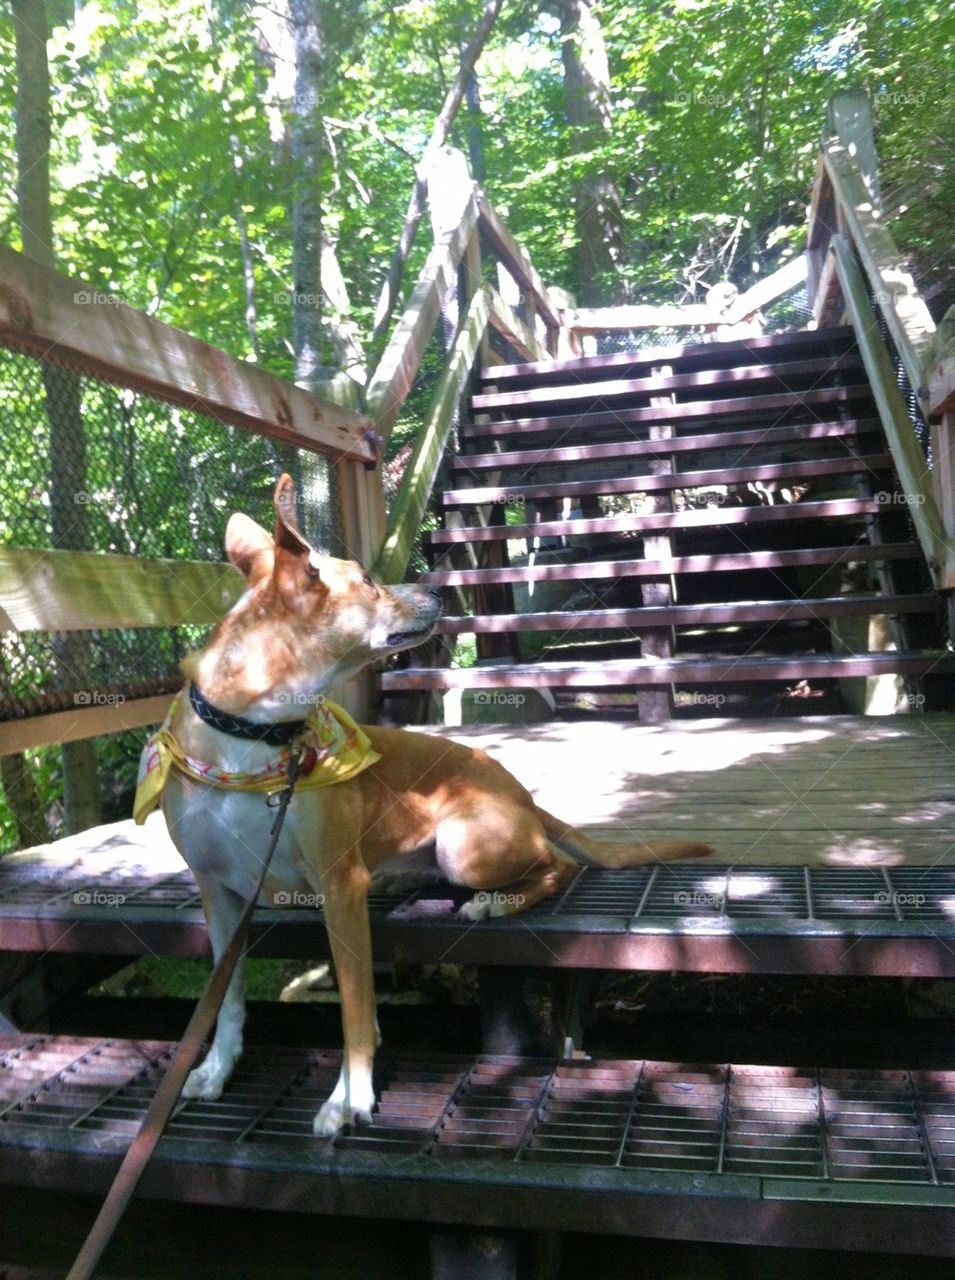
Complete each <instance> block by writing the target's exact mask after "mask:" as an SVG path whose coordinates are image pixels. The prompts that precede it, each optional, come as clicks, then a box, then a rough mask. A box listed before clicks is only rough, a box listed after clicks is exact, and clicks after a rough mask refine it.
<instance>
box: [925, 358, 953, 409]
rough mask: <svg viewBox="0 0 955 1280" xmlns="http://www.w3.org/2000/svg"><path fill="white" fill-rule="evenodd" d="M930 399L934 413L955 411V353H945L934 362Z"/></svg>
mask: <svg viewBox="0 0 955 1280" xmlns="http://www.w3.org/2000/svg"><path fill="white" fill-rule="evenodd" d="M928 399H929V406H930V408H931V411H932V413H933V414H941V413H955V355H949V354H946V355H943V356H942V358H941V359H940V360H936V361H935V363H934V364H933V366H932V370H931V372H930V373H929V378H928Z"/></svg>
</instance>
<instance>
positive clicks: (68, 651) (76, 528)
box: [14, 0, 100, 834]
mask: <svg viewBox="0 0 955 1280" xmlns="http://www.w3.org/2000/svg"><path fill="white" fill-rule="evenodd" d="M14 24H15V36H16V56H17V107H16V111H17V120H16V135H17V167H18V176H17V201H18V212H19V218H20V234H21V236H22V239H23V252H24V254H25V255H26V256H27V257H30V258H32V259H34V261H36V262H39V263H42V265H43V266H47V267H52V266H54V265H55V258H54V253H53V223H52V218H51V214H50V159H49V152H50V71H49V65H48V63H47V55H46V42H47V31H48V27H47V16H46V6H45V3H44V0H15V3H14ZM42 369H43V385H44V390H45V392H46V401H47V415H48V418H49V424H50V521H51V529H52V544H53V546H54V547H64V548H68V549H70V550H85V549H86V546H85V543H86V520H85V516H86V510H87V508H86V502H85V500H84V499H83V498H80V499H78V498H77V496H76V495H78V494H83V495H85V493H86V489H87V478H86V438H85V435H84V432H83V420H82V414H81V407H80V381H79V379H78V378H77V377H76V375H75V374H72V373H70V372H69V370H67V369H62V368H58V367H57V366H55V365H48V364H45V363H44V364H43V366H42ZM89 652H90V651H89V639H88V637H87V636H86V635H84V634H83V633H80V632H70V633H63V634H61V635H58V636H57V637H56V639H55V642H54V654H55V658H56V680H57V684H58V685H59V686H60V687H61V688H65V689H72V690H73V692H74V693H75V692H79V691H80V690H85V691H86V692H88V690H87V689H86V688H85V686H86V683H87V682H88V673H89V668H90V663H89ZM61 751H62V756H63V789H64V824H65V827H66V831H67V833H68V834H69V833H72V832H74V831H83V830H85V829H86V828H87V827H91V826H95V824H96V823H97V822H99V821H100V790H99V775H98V770H97V765H96V745H95V743H94V742H92V741H88V740H87V741H78V742H68V743H64V744H63V746H62V747H61ZM24 768H26V765H25V762H24ZM31 821H32V819H31Z"/></svg>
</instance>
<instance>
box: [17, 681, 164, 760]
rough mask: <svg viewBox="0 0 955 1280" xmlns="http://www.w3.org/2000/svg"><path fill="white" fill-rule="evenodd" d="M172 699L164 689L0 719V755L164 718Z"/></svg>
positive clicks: (123, 729) (136, 725)
mask: <svg viewBox="0 0 955 1280" xmlns="http://www.w3.org/2000/svg"><path fill="white" fill-rule="evenodd" d="M109 696H111V697H113V696H119V695H109ZM171 701H172V694H168V693H163V694H159V695H158V696H157V697H154V698H129V699H127V700H126V701H125V702H115V701H114V702H104V703H102V704H101V705H100V706H90V707H85V706H78V707H76V708H75V709H74V710H71V711H54V712H51V713H50V714H49V715H45V716H29V717H27V718H26V719H23V720H5V721H3V722H0V756H6V755H12V754H13V753H14V752H15V751H30V750H32V749H33V748H34V747H48V746H56V745H59V744H60V743H63V742H76V741H78V740H79V739H80V738H96V737H98V736H99V735H100V734H101V733H123V732H125V731H126V730H127V729H141V728H143V726H144V725H150V724H159V723H161V721H162V720H164V719H165V717H166V712H167V711H168V710H169V704H170V702H171Z"/></svg>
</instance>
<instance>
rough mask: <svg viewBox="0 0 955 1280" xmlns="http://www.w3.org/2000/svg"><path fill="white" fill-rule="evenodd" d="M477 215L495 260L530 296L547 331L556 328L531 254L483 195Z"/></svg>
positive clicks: (557, 323) (557, 322)
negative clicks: (497, 259) (502, 264)
mask: <svg viewBox="0 0 955 1280" xmlns="http://www.w3.org/2000/svg"><path fill="white" fill-rule="evenodd" d="M480 213H481V224H480V225H481V234H482V235H483V236H485V237H486V239H487V240H488V242H489V244H490V246H491V248H492V249H493V250H494V254H495V256H496V257H498V258H500V260H501V261H502V262H503V263H504V265H505V266H506V267H507V269H508V271H510V273H511V275H512V276H513V277H514V279H515V280H516V281H517V282H518V284H519V285H520V286H521V288H522V289H524V290H525V291H526V292H527V293H530V294H531V295H532V296H533V298H534V302H535V305H536V307H537V310H538V312H539V313H540V316H541V318H542V319H543V321H544V324H545V325H546V326H547V327H548V328H549V329H557V328H559V327H560V316H559V315H558V313H557V311H556V310H555V309H554V306H553V304H552V302H551V299H550V294H549V293H548V291H547V289H546V288H545V286H544V282H543V281H542V280H541V278H540V276H539V275H538V274H537V270H536V268H535V267H534V264H533V263H532V262H531V259H530V254H528V252H527V250H526V249H525V248H524V247H523V245H521V244H519V243H518V241H517V240H515V239H514V237H513V236H512V235H511V233H510V231H508V229H507V227H506V226H505V225H504V223H503V222H502V221H501V219H500V218H499V217H498V215H497V213H496V212H495V210H494V207H493V205H492V204H491V202H490V201H489V200H488V198H487V196H485V195H484V194H483V193H482V194H481V196H480Z"/></svg>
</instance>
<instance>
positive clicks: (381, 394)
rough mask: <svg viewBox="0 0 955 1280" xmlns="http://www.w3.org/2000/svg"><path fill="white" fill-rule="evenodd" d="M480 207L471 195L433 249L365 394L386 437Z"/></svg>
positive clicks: (367, 402)
mask: <svg viewBox="0 0 955 1280" xmlns="http://www.w3.org/2000/svg"><path fill="white" fill-rule="evenodd" d="M477 217H478V210H477V202H476V200H475V199H474V197H473V196H472V197H471V199H469V201H468V203H467V205H466V206H465V210H464V213H463V215H462V218H461V221H460V222H459V223H458V224H457V226H456V227H455V228H454V230H453V231H451V232H450V233H449V234H448V235H447V236H445V237H444V238H442V239H441V240H439V241H438V242H437V244H435V246H434V248H433V249H432V250H431V252H430V253H429V254H428V257H427V259H426V260H425V264H424V266H423V267H422V269H421V274H420V275H419V276H418V280H417V283H416V285H415V288H414V292H413V293H412V295H411V299H410V301H409V302H408V305H407V307H406V308H405V310H404V313H403V314H402V316H401V319H400V320H399V321H398V323H397V324H396V325H395V328H394V329H393V330H392V334H391V338H390V339H389V341H388V345H387V347H386V348H385V351H384V354H383V355H382V357H381V360H380V362H379V364H378V368H377V369H376V370H375V372H374V373H373V374H372V377H371V380H370V382H369V384H368V391H367V394H366V405H367V410H368V413H369V415H370V416H371V418H372V419H373V420H374V424H375V430H376V431H377V432H378V433H379V435H381V436H382V437H383V438H385V439H387V437H388V436H389V435H390V433H391V429H392V427H393V426H394V425H395V422H396V421H397V420H398V415H399V413H400V412H401V406H402V405H403V404H404V402H405V400H406V398H407V396H408V392H409V391H410V390H411V387H412V384H413V383H414V379H415V374H416V373H417V372H418V367H419V366H420V364H421V360H422V357H423V356H424V352H425V348H426V347H427V345H428V341H429V340H430V338H431V334H432V333H433V332H434V326H435V325H436V324H437V321H438V315H439V313H440V307H441V299H442V298H443V297H444V296H445V295H446V294H447V292H448V290H449V289H450V288H451V287H452V286H453V285H455V284H456V283H457V270H458V263H459V262H460V261H461V259H462V258H463V256H464V253H465V250H466V249H467V247H468V241H469V239H470V237H471V233H472V231H473V230H474V228H475V226H476V225H477Z"/></svg>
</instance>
